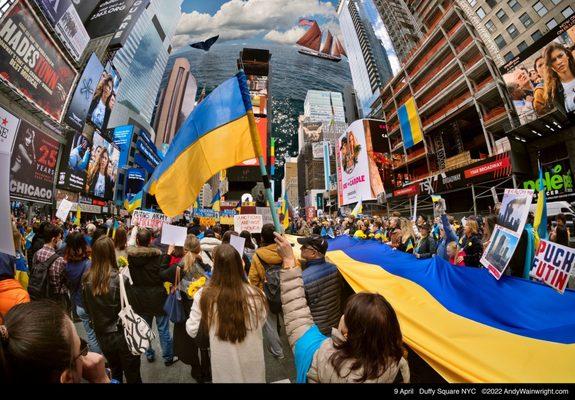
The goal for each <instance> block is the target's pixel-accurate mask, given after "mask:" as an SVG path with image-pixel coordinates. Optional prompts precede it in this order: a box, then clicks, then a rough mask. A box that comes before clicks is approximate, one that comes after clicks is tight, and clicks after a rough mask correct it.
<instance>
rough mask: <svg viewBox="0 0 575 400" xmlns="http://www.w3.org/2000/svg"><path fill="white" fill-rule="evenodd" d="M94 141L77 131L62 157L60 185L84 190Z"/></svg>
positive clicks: (74, 189) (59, 174) (65, 187)
mask: <svg viewBox="0 0 575 400" xmlns="http://www.w3.org/2000/svg"><path fill="white" fill-rule="evenodd" d="M91 152H92V141H91V140H90V139H89V138H87V137H86V136H84V135H83V134H82V133H77V132H76V133H75V134H74V135H73V136H72V137H71V138H70V139H69V140H68V145H67V146H66V148H65V153H64V154H63V155H62V157H61V158H60V169H59V173H58V187H60V188H64V189H69V190H73V191H83V190H84V185H85V182H86V171H87V169H88V165H89V162H90V158H91Z"/></svg>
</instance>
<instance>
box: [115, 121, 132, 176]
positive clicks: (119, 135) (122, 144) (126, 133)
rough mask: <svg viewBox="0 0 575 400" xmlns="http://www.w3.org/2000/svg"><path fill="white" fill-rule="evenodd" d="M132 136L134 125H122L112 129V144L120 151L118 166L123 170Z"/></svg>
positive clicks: (128, 154)
mask: <svg viewBox="0 0 575 400" xmlns="http://www.w3.org/2000/svg"><path fill="white" fill-rule="evenodd" d="M133 135H134V125H124V126H118V127H117V128H114V143H115V144H116V146H118V149H120V161H119V164H118V166H119V167H120V168H125V167H126V165H127V164H128V157H129V156H130V147H131V145H132V136H133Z"/></svg>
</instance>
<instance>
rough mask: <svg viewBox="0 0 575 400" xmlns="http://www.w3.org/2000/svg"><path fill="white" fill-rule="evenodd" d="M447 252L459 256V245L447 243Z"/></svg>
mask: <svg viewBox="0 0 575 400" xmlns="http://www.w3.org/2000/svg"><path fill="white" fill-rule="evenodd" d="M446 249H447V250H451V251H453V254H454V255H457V243H456V242H449V243H447V248H446Z"/></svg>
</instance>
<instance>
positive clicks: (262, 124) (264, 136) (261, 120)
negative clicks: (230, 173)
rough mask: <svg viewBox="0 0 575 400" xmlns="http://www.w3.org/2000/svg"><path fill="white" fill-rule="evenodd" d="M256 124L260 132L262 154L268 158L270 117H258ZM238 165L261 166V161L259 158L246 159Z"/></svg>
mask: <svg viewBox="0 0 575 400" xmlns="http://www.w3.org/2000/svg"><path fill="white" fill-rule="evenodd" d="M256 124H257V126H258V131H259V133H260V141H261V144H262V154H263V156H264V160H267V159H268V119H267V118H265V117H256ZM237 166H238V167H259V166H260V163H259V161H258V160H257V158H252V159H251V160H247V161H244V162H243V163H240V164H238V165H237Z"/></svg>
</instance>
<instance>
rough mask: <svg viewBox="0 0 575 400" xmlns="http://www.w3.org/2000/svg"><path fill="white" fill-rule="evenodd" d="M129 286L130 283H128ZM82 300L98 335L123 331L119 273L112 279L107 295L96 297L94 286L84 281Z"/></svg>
mask: <svg viewBox="0 0 575 400" xmlns="http://www.w3.org/2000/svg"><path fill="white" fill-rule="evenodd" d="M127 285H128V283H127V282H126V286H127ZM82 300H83V303H84V308H85V309H86V312H87V313H88V315H89V316H90V321H91V322H92V327H93V328H94V331H95V332H96V335H104V334H106V333H112V332H117V331H118V330H120V329H121V325H120V324H119V317H118V313H119V312H120V309H121V304H120V275H119V274H118V273H117V272H115V273H114V274H113V275H112V277H111V278H110V285H109V291H108V293H107V294H105V295H100V296H94V294H93V292H92V285H91V284H90V283H89V282H85V281H84V283H83V285H82Z"/></svg>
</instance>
